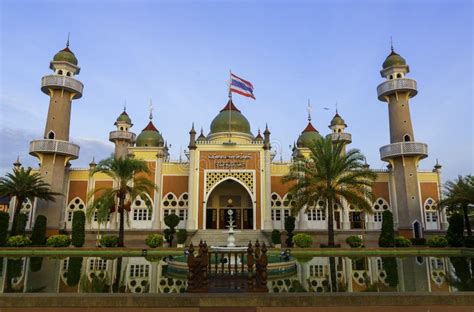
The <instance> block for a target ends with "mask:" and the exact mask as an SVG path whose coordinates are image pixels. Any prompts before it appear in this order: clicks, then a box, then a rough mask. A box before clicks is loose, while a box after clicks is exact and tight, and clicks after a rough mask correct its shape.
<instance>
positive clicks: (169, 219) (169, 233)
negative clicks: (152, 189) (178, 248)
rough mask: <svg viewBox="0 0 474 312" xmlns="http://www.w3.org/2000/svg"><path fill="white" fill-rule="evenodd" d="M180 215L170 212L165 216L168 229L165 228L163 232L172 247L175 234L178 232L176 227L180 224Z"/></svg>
mask: <svg viewBox="0 0 474 312" xmlns="http://www.w3.org/2000/svg"><path fill="white" fill-rule="evenodd" d="M179 221H180V220H179V217H178V216H177V215H176V214H174V213H170V214H169V215H167V216H166V217H165V224H166V226H168V227H169V228H168V229H165V230H164V231H163V233H164V234H165V239H166V241H167V242H168V243H169V245H170V247H172V246H173V236H174V233H176V230H175V227H177V226H178V224H179Z"/></svg>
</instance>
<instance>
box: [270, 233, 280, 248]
mask: <svg viewBox="0 0 474 312" xmlns="http://www.w3.org/2000/svg"><path fill="white" fill-rule="evenodd" d="M272 243H273V245H277V244H281V233H280V231H278V230H273V231H272Z"/></svg>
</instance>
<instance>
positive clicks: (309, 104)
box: [306, 99, 312, 122]
mask: <svg viewBox="0 0 474 312" xmlns="http://www.w3.org/2000/svg"><path fill="white" fill-rule="evenodd" d="M306 110H307V111H308V121H309V122H311V111H312V107H311V101H310V99H308V107H306Z"/></svg>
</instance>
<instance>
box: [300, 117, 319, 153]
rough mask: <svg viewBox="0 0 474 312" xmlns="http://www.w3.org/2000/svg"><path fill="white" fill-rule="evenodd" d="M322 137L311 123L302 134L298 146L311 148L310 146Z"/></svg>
mask: <svg viewBox="0 0 474 312" xmlns="http://www.w3.org/2000/svg"><path fill="white" fill-rule="evenodd" d="M321 138H322V137H321V135H320V134H319V132H318V130H316V128H314V127H313V125H312V124H311V122H309V123H308V125H307V126H306V128H305V129H304V130H303V132H301V134H300V136H299V138H298V141H296V144H297V145H298V147H309V146H310V145H312V144H314V141H316V140H319V139H321Z"/></svg>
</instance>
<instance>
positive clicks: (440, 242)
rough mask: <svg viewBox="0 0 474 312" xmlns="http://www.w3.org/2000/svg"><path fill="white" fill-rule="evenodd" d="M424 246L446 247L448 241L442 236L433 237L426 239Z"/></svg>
mask: <svg viewBox="0 0 474 312" xmlns="http://www.w3.org/2000/svg"><path fill="white" fill-rule="evenodd" d="M426 244H427V245H428V246H429V247H448V240H447V239H446V237H444V236H433V237H431V238H429V239H428V241H427V242H426Z"/></svg>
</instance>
